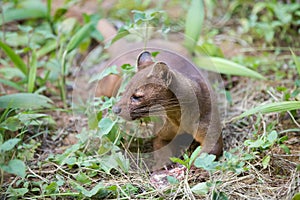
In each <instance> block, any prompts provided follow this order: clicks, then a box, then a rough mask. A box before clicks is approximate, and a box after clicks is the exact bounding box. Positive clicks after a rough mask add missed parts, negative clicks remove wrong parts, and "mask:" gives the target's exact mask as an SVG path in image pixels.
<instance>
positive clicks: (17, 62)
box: [0, 41, 28, 76]
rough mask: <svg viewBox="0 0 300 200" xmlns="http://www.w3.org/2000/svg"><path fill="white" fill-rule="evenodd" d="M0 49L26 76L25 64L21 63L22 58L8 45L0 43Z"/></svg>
mask: <svg viewBox="0 0 300 200" xmlns="http://www.w3.org/2000/svg"><path fill="white" fill-rule="evenodd" d="M0 48H2V50H3V51H4V53H5V54H6V55H7V56H8V57H9V58H10V60H11V61H12V62H13V63H14V65H15V66H16V67H17V68H18V69H19V70H20V71H21V72H22V73H23V74H24V75H25V76H27V73H28V70H27V66H26V64H25V63H24V62H23V60H22V58H21V57H20V56H18V55H17V54H16V53H15V52H14V51H13V50H12V49H11V48H10V47H9V46H8V45H6V44H5V43H3V42H2V41H0Z"/></svg>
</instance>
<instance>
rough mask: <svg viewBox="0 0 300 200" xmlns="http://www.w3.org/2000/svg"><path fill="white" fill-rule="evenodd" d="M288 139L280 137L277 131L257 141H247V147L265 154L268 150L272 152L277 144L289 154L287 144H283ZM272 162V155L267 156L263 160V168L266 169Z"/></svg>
mask: <svg viewBox="0 0 300 200" xmlns="http://www.w3.org/2000/svg"><path fill="white" fill-rule="evenodd" d="M287 139H288V137H287V136H283V137H279V136H278V133H277V131H275V130H273V131H271V132H270V133H269V134H266V135H262V136H260V137H258V138H257V139H256V140H255V139H254V140H246V141H245V146H248V147H249V148H250V149H252V151H253V152H254V153H255V151H259V152H264V151H266V150H270V149H271V148H272V147H274V146H275V145H276V144H277V145H279V147H280V148H281V149H283V150H284V151H285V153H288V154H289V153H290V149H289V148H288V147H287V146H286V145H285V144H283V142H284V141H286V140H287ZM270 160H271V156H270V155H266V156H265V157H264V158H263V159H262V166H263V168H264V169H265V168H267V167H268V166H269V162H270Z"/></svg>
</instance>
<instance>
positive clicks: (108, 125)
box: [98, 118, 117, 137]
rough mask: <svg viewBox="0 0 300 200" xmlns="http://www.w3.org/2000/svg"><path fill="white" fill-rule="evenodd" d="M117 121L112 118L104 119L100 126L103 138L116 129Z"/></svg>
mask: <svg viewBox="0 0 300 200" xmlns="http://www.w3.org/2000/svg"><path fill="white" fill-rule="evenodd" d="M116 122H117V121H112V120H111V119H110V118H103V119H101V121H100V122H99V124H98V127H99V128H100V131H99V134H100V136H101V137H102V136H103V135H107V134H108V133H109V132H110V131H111V129H112V128H113V127H114V125H115V123H116Z"/></svg>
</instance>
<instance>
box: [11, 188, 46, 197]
mask: <svg viewBox="0 0 300 200" xmlns="http://www.w3.org/2000/svg"><path fill="white" fill-rule="evenodd" d="M38 191H40V189H39V190H38ZM27 192H29V190H28V189H27V188H12V187H9V188H8V190H7V193H9V195H8V196H9V197H13V198H12V199H14V198H15V197H23V196H24V195H25V194H26V193H27Z"/></svg>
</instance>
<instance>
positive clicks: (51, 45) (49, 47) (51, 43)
mask: <svg viewBox="0 0 300 200" xmlns="http://www.w3.org/2000/svg"><path fill="white" fill-rule="evenodd" d="M56 48H57V41H56V40H48V41H47V42H46V44H44V45H43V46H42V47H41V48H40V49H39V50H38V51H37V52H36V56H37V57H38V58H39V57H41V56H43V55H45V54H47V53H49V52H51V51H53V50H55V49H56Z"/></svg>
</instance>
